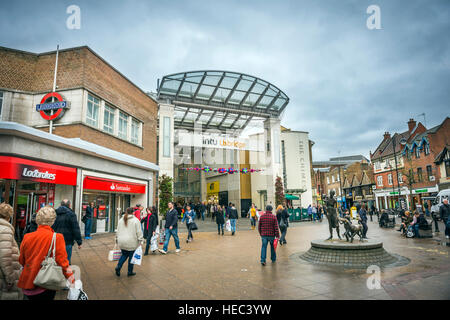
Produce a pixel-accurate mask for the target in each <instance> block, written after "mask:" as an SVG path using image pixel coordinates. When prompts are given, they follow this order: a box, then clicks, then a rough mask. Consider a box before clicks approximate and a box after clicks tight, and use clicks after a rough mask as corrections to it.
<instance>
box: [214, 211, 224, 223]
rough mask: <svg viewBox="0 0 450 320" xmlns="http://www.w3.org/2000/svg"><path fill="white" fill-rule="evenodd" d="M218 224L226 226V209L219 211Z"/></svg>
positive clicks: (217, 215) (217, 213) (217, 214)
mask: <svg viewBox="0 0 450 320" xmlns="http://www.w3.org/2000/svg"><path fill="white" fill-rule="evenodd" d="M216 223H217V224H225V210H224V209H220V210H217V212H216Z"/></svg>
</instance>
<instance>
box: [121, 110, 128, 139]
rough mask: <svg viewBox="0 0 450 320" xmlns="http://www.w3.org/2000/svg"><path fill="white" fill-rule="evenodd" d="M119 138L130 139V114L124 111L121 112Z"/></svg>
mask: <svg viewBox="0 0 450 320" xmlns="http://www.w3.org/2000/svg"><path fill="white" fill-rule="evenodd" d="M119 138H122V139H125V140H127V139H128V115H127V114H126V113H123V112H122V111H120V112H119Z"/></svg>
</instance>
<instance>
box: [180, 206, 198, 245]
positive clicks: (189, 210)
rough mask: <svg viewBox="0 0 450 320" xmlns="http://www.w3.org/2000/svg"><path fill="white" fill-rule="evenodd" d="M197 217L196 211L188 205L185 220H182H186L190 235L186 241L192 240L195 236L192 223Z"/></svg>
mask: <svg viewBox="0 0 450 320" xmlns="http://www.w3.org/2000/svg"><path fill="white" fill-rule="evenodd" d="M194 219H195V211H194V210H192V208H191V207H190V206H187V207H186V212H185V213H184V216H183V220H181V222H184V221H186V229H187V230H188V237H187V239H186V243H188V242H192V240H194V236H193V235H192V223H193V222H194Z"/></svg>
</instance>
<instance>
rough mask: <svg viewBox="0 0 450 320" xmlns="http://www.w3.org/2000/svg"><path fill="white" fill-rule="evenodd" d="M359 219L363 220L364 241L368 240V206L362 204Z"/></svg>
mask: <svg viewBox="0 0 450 320" xmlns="http://www.w3.org/2000/svg"><path fill="white" fill-rule="evenodd" d="M359 217H360V219H361V224H362V226H363V231H362V238H363V239H368V238H367V236H366V235H367V230H368V227H367V211H366V205H365V204H362V205H361V209H360V210H359Z"/></svg>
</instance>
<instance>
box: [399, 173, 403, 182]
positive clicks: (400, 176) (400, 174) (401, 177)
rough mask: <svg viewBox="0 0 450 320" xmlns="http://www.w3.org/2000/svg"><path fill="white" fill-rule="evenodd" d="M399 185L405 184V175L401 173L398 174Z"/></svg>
mask: <svg viewBox="0 0 450 320" xmlns="http://www.w3.org/2000/svg"><path fill="white" fill-rule="evenodd" d="M398 183H403V175H402V173H401V172H399V173H398Z"/></svg>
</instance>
